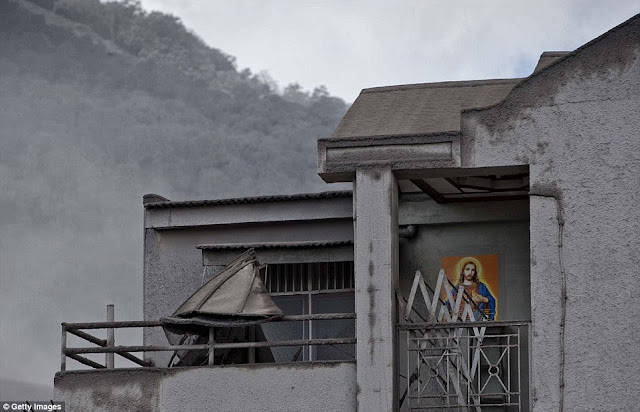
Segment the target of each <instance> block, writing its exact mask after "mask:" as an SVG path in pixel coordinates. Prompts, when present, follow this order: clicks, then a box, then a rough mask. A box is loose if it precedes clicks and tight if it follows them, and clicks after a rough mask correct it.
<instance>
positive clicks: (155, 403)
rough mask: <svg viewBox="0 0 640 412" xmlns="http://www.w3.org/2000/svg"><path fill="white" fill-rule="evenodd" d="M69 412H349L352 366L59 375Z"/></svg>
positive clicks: (58, 392)
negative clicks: (201, 411)
mask: <svg viewBox="0 0 640 412" xmlns="http://www.w3.org/2000/svg"><path fill="white" fill-rule="evenodd" d="M54 397H55V399H56V400H63V401H65V402H66V405H67V408H68V410H70V411H80V410H83V411H85V410H86V411H97V412H100V411H114V410H120V411H132V410H136V411H138V410H139V411H160V412H164V411H167V412H168V411H179V410H188V411H191V410H216V411H217V410H220V411H243V412H244V411H250V410H270V411H292V412H293V411H296V412H297V411H355V410H356V364H355V362H322V363H315V362H314V363H290V364H255V365H227V366H204V367H194V368H171V369H166V368H140V369H111V370H91V371H67V372H59V373H57V374H56V377H55V394H54Z"/></svg>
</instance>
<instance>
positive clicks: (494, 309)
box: [441, 255, 498, 320]
mask: <svg viewBox="0 0 640 412" xmlns="http://www.w3.org/2000/svg"><path fill="white" fill-rule="evenodd" d="M441 264H442V269H444V271H445V273H446V275H447V278H448V279H449V284H450V285H451V288H452V292H453V295H454V299H456V298H457V296H458V291H464V292H463V293H464V295H463V297H462V301H461V303H460V314H462V312H463V310H464V307H465V305H471V310H472V312H473V316H474V318H475V320H497V319H498V255H474V256H445V257H443V258H442V259H441ZM442 293H443V296H442V298H443V299H444V300H445V301H447V300H446V299H447V297H446V296H444V291H443V292H442Z"/></svg>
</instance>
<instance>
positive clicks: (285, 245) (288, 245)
mask: <svg viewBox="0 0 640 412" xmlns="http://www.w3.org/2000/svg"><path fill="white" fill-rule="evenodd" d="M347 245H353V240H335V241H315V242H314V241H311V242H309V241H307V242H265V243H220V244H206V245H198V246H197V248H198V249H203V250H228V249H251V248H253V249H275V248H282V249H303V248H321V247H335V246H347Z"/></svg>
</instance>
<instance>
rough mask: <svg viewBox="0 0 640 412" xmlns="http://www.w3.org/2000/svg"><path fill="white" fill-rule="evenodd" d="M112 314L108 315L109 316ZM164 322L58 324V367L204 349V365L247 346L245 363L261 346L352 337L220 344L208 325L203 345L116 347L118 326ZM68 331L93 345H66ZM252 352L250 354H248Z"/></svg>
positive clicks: (317, 317) (319, 317)
mask: <svg viewBox="0 0 640 412" xmlns="http://www.w3.org/2000/svg"><path fill="white" fill-rule="evenodd" d="M111 316H112V315H111ZM355 318H356V315H355V313H329V314H311V315H291V316H284V317H282V318H279V319H277V320H274V321H270V322H300V321H323V320H326V321H328V320H336V319H355ZM163 325H164V324H163V323H162V322H160V321H120V322H115V321H107V322H89V323H62V344H61V350H60V353H61V364H60V370H61V371H64V370H66V369H67V358H71V359H74V360H76V361H77V362H79V363H81V364H83V365H86V366H90V367H92V368H96V369H104V368H113V367H114V361H113V357H114V355H119V356H122V357H124V358H125V359H128V360H129V361H131V362H133V363H135V364H137V365H139V366H142V367H151V366H156V365H154V364H153V362H151V361H148V360H144V359H140V358H138V357H137V356H135V355H132V354H131V352H176V351H181V352H182V351H203V350H204V351H207V354H208V364H209V365H213V364H214V361H215V356H216V352H217V351H222V350H227V349H247V351H248V357H247V358H248V360H249V361H248V363H253V362H252V360H253V361H255V350H256V349H257V348H264V347H282V346H305V345H330V346H333V345H354V344H355V343H356V339H355V338H333V339H295V340H282V341H266V342H264V341H263V342H252V341H247V342H233V343H224V342H216V341H215V339H214V337H215V333H214V332H215V329H216V328H209V340H208V342H207V343H203V344H180V345H138V346H116V345H115V338H114V332H115V330H117V329H121V328H140V327H145V328H149V327H162V326H163ZM87 329H106V331H107V339H100V338H98V337H96V336H94V335H91V334H89V333H86V332H83V330H87ZM68 334H72V335H75V336H77V337H80V338H82V339H84V340H86V341H88V342H90V343H93V344H95V345H96V346H94V347H67V336H68ZM91 353H104V354H105V364H104V365H103V364H101V363H98V362H96V361H94V360H91V359H89V358H87V357H86V356H83V355H85V354H91ZM252 355H253V356H252Z"/></svg>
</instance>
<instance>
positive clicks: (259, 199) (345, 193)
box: [144, 190, 353, 209]
mask: <svg viewBox="0 0 640 412" xmlns="http://www.w3.org/2000/svg"><path fill="white" fill-rule="evenodd" d="M352 196H353V192H352V191H351V190H338V191H327V192H319V193H302V194H293V195H273V196H255V197H238V198H229V199H211V200H184V201H170V200H169V201H160V202H151V203H146V204H144V207H145V209H165V208H178V207H201V206H216V205H233V204H247V203H265V202H283V201H295V200H314V199H336V198H347V197H352Z"/></svg>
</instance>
